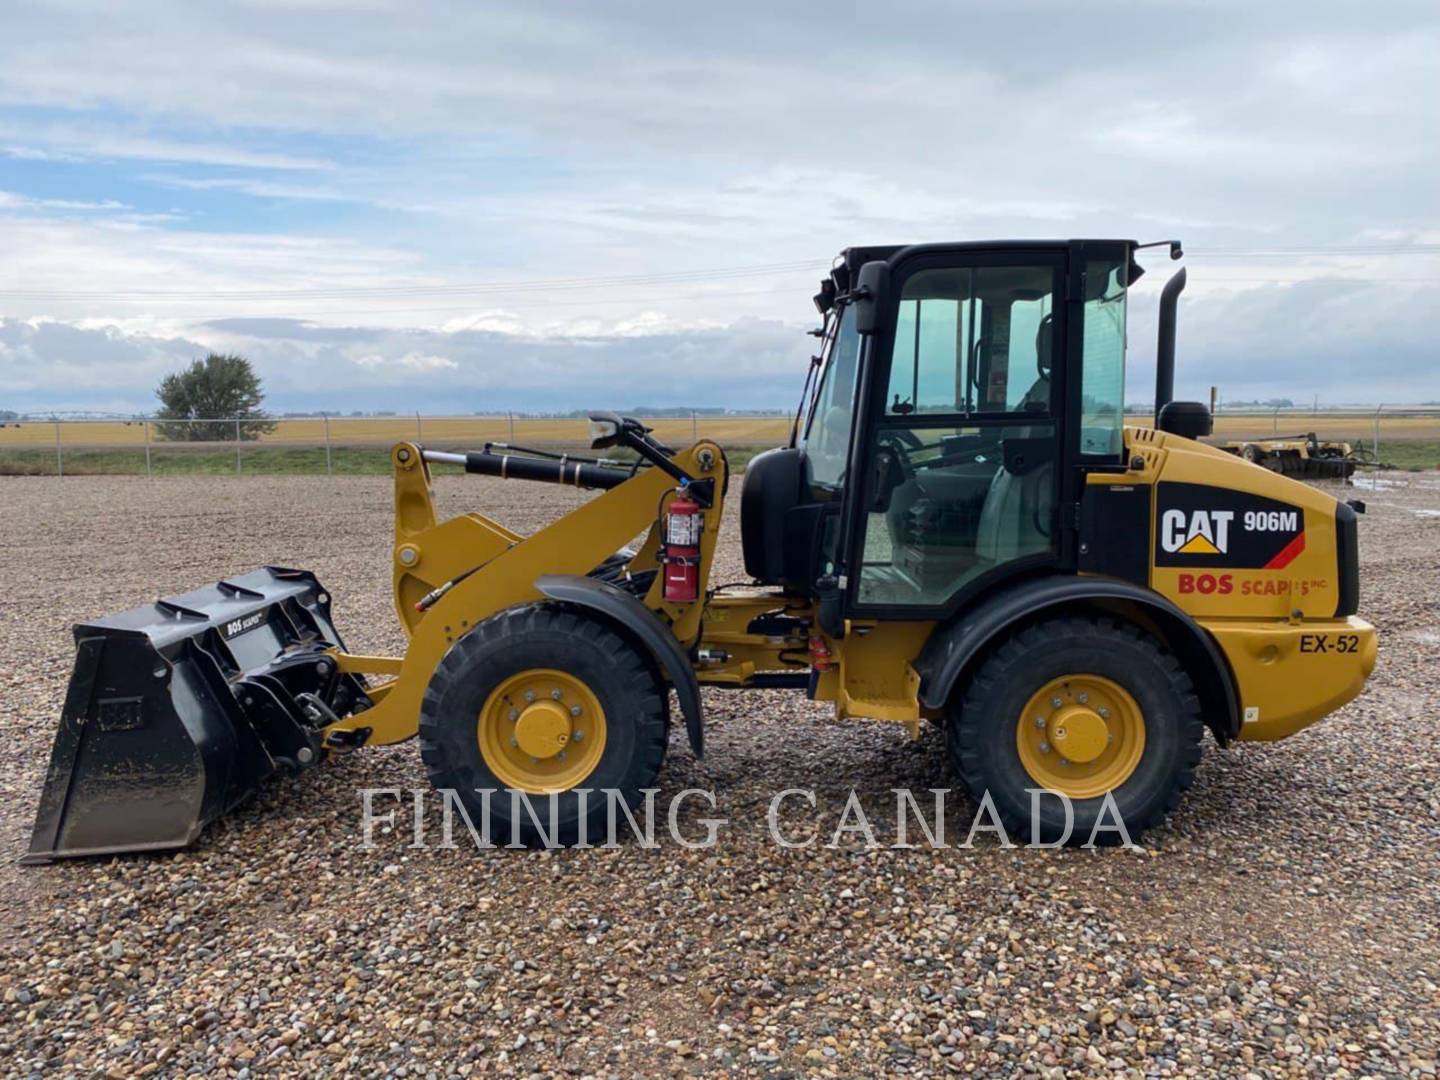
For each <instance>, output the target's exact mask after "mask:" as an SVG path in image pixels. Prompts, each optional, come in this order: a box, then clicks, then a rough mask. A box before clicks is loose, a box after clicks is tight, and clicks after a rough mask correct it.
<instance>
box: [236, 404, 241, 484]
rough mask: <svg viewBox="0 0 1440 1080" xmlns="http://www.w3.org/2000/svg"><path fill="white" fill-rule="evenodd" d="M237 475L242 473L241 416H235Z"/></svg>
mask: <svg viewBox="0 0 1440 1080" xmlns="http://www.w3.org/2000/svg"><path fill="white" fill-rule="evenodd" d="M235 475H236V476H239V475H240V418H239V417H238V416H237V417H236V418H235Z"/></svg>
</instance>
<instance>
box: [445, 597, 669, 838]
mask: <svg viewBox="0 0 1440 1080" xmlns="http://www.w3.org/2000/svg"><path fill="white" fill-rule="evenodd" d="M530 668H555V669H557V670H561V671H565V672H567V673H568V674H570V675H573V676H575V677H576V678H579V679H581V680H583V681H584V682H585V684H586V685H587V686H588V687H589V688H590V690H591V691H592V692H593V693H594V694H595V696H596V697H597V698H598V699H599V701H600V705H601V707H602V708H604V710H605V728H606V733H605V751H604V753H603V754H602V755H601V757H600V760H599V761H598V762H597V763H596V765H595V769H594V771H593V772H591V773H590V775H589V776H588V777H587V778H586V779H585V780H584V781H582V786H583V787H584V788H587V789H589V791H590V794H589V796H588V799H587V804H586V809H587V813H586V815H585V818H586V829H585V839H586V842H587V843H590V844H594V845H599V844H602V843H604V842H605V840H606V831H605V830H606V821H607V814H608V806H607V800H606V796H605V794H604V792H605V791H606V790H607V789H615V790H618V791H619V792H620V794H621V797H622V798H623V799H624V800H625V802H626V804H627V805H629V806H630V807H631V808H632V812H633V813H634V814H635V817H636V820H643V819H642V818H641V815H640V810H641V809H643V798H642V796H641V795H640V790H641V789H642V788H648V787H654V786H655V778H656V777H657V776H659V774H660V766H661V765H662V764H663V763H664V760H665V747H666V744H667V742H668V737H669V728H670V723H669V693H668V691H667V690H666V688H665V687H664V686H663V685H661V683H660V682H659V679H658V676H657V675H656V672H655V670H654V668H653V666H652V665H651V664H650V663H649V662H648V660H647V658H646V657H645V656H644V655H643V654H642V653H641V652H640V651H639V650H638V649H637V648H636V647H635V646H634V645H633V644H632V643H631V642H630V641H629V640H628V639H626V638H625V637H623V636H621V635H620V634H619V633H617V632H616V631H615V630H614V629H612V628H611V627H610V626H609V625H608V624H606V623H603V622H600V621H597V620H596V619H594V618H591V617H589V616H587V615H584V614H581V613H579V612H577V611H576V610H574V609H573V608H568V607H565V606H563V605H558V604H533V605H526V606H524V607H518V608H511V609H509V610H506V611H502V612H500V613H499V614H497V615H494V616H492V617H491V618H489V619H486V620H485V621H484V622H482V623H479V624H478V625H476V626H475V628H474V629H472V630H471V631H470V632H469V633H468V634H466V635H465V636H464V637H462V638H461V639H460V640H459V641H457V642H455V644H454V645H452V646H450V649H449V651H448V652H446V654H445V657H444V659H442V660H441V661H440V664H439V665H438V666H437V667H436V669H435V674H434V675H432V676H431V678H430V685H429V686H428V687H427V688H426V690H425V698H424V701H423V703H422V704H421V707H420V757H421V760H422V761H424V763H425V771H426V774H427V775H428V776H429V779H430V783H431V785H432V786H433V787H435V788H436V789H451V790H454V791H455V793H456V795H457V797H458V798H459V799H460V800H461V801H462V802H463V803H464V805H465V809H466V810H467V811H468V812H469V814H470V818H471V821H472V822H474V824H475V828H476V829H477V830H479V828H480V823H481V815H482V813H483V808H482V800H481V797H480V796H479V795H477V794H476V791H478V790H484V789H487V788H488V789H493V790H494V791H495V792H496V793H495V794H494V795H493V796H491V800H490V822H491V836H492V840H493V842H494V843H495V844H496V845H497V846H501V845H505V844H508V843H510V842H511V837H512V833H511V829H512V822H511V814H510V809H511V798H510V793H509V789H508V788H506V787H505V785H504V784H502V783H501V782H500V781H499V780H498V779H497V778H496V776H495V774H494V773H493V772H492V771H491V770H490V768H489V766H488V765H486V763H485V759H484V757H483V755H482V754H481V753H480V745H479V741H478V739H477V737H476V723H477V719H478V717H479V714H480V710H481V707H482V706H483V705H484V704H485V701H486V699H487V698H488V697H489V696H490V692H491V691H492V690H494V689H495V687H496V686H498V685H499V684H500V683H501V682H502V681H504V680H505V679H507V678H509V677H510V676H511V675H514V674H516V673H518V672H521V671H525V670H527V669H530ZM531 802H532V804H533V805H534V806H535V809H536V812H537V814H538V815H539V817H540V819H541V821H543V822H546V824H547V826H548V823H549V821H548V813H549V805H548V800H547V798H546V797H545V796H536V795H532V796H531ZM558 803H559V808H558V814H557V823H558V829H557V832H558V839H559V843H561V844H567V845H568V844H573V843H575V842H576V841H577V839H578V835H579V831H580V820H581V814H580V809H579V804H580V800H579V798H578V797H577V796H575V795H574V794H572V793H569V792H565V793H562V794H561V795H559V797H558ZM519 810H520V814H519V821H518V823H516V824H515V833H514V835H515V837H516V838H518V839H519V840H520V841H521V842H522V843H525V844H529V845H535V844H539V843H542V842H543V840H544V838H543V837H542V835H541V833H540V832H539V831H538V830H537V829H536V828H535V826H534V823H533V822H532V821H531V820H530V818H529V815H528V814H527V813H526V811H525V807H524V805H523V804H520V806H519ZM616 817H617V820H618V821H620V822H621V823H622V824H621V826H620V827H621V829H622V830H623V829H624V825H623V821H624V814H623V812H622V811H621V810H620V809H619V808H618V807H617V808H616ZM460 827H461V828H463V823H462V824H461V826H460ZM461 839H463V836H462V837H461ZM617 839H621V837H617ZM457 842H459V841H457Z"/></svg>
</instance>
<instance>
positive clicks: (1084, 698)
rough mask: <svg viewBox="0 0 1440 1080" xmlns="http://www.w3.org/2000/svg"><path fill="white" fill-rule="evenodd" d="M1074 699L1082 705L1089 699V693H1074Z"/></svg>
mask: <svg viewBox="0 0 1440 1080" xmlns="http://www.w3.org/2000/svg"><path fill="white" fill-rule="evenodd" d="M1075 700H1076V701H1078V702H1079V703H1080V704H1081V705H1084V704H1085V703H1086V702H1087V701H1089V700H1090V695H1089V694H1087V693H1084V692H1083V691H1082V692H1081V693H1078V694H1076V695H1075Z"/></svg>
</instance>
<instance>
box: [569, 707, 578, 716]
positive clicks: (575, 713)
mask: <svg viewBox="0 0 1440 1080" xmlns="http://www.w3.org/2000/svg"><path fill="white" fill-rule="evenodd" d="M570 715H571V716H579V715H580V706H579V705H571V706H570Z"/></svg>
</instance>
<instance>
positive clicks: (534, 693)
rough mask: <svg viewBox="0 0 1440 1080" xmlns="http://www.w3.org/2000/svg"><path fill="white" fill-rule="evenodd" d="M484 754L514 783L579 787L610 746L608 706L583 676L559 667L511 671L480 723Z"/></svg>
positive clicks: (537, 788) (541, 789)
mask: <svg viewBox="0 0 1440 1080" xmlns="http://www.w3.org/2000/svg"><path fill="white" fill-rule="evenodd" d="M476 738H477V739H478V740H479V743H480V756H481V757H483V758H484V759H485V764H486V765H487V766H489V768H490V771H491V772H492V773H494V774H495V778H496V779H497V780H499V781H500V783H502V784H504V785H505V786H506V787H508V788H514V789H515V790H517V791H525V792H529V793H531V794H535V795H543V794H545V793H546V792H550V791H565V790H568V789H569V788H573V787H576V786H577V785H579V784H580V783H581V782H582V781H584V779H585V778H586V777H587V776H589V775H590V774H591V773H592V772H594V771H595V766H596V765H597V764H599V762H600V757H601V755H602V754H604V752H605V710H604V709H603V708H601V706H600V699H599V698H597V697H596V696H595V695H594V693H592V692H591V690H590V688H589V687H588V686H586V685H585V683H584V682H582V681H581V680H580V679H577V678H576V677H575V676H573V675H569V674H567V673H566V672H563V671H556V670H555V669H553V668H531V669H529V670H528V671H522V672H519V673H518V674H515V675H511V676H510V677H509V678H508V679H506V680H505V681H504V682H502V683H501V684H500V685H499V686H497V687H496V688H495V689H494V690H493V691H491V693H490V696H489V697H488V698H486V699H485V704H484V706H482V707H481V709H480V716H479V719H478V722H477V725H476Z"/></svg>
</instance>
